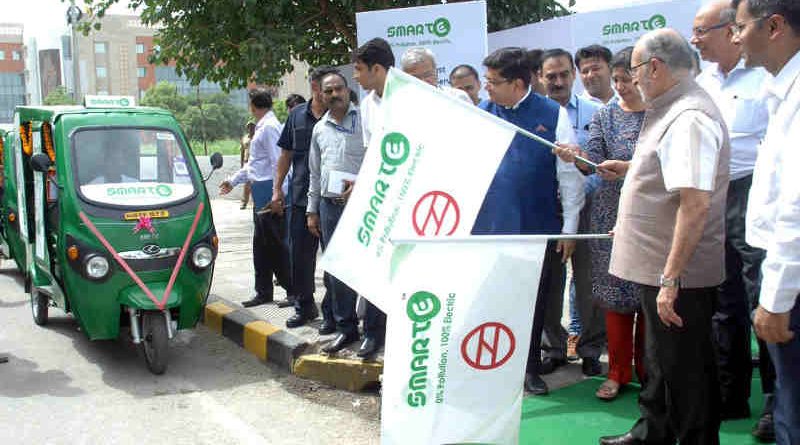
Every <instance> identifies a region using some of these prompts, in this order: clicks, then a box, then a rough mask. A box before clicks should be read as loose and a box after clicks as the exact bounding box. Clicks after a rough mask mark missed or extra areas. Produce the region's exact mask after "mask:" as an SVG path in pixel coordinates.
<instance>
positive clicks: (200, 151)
mask: <svg viewBox="0 0 800 445" xmlns="http://www.w3.org/2000/svg"><path fill="white" fill-rule="evenodd" d="M191 146H192V152H193V153H194V155H195V156H204V155H205V154H206V151H205V149H204V148H203V141H196V140H195V141H192V142H191ZM206 146H207V147H208V154H209V155H210V154H212V153H214V152H220V153H221V154H223V155H238V154H239V146H240V145H239V141H238V140H237V139H218V140H216V141H206Z"/></svg>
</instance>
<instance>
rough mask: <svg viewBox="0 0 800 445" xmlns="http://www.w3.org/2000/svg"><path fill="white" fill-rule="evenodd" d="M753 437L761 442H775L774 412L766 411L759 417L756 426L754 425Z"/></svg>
mask: <svg viewBox="0 0 800 445" xmlns="http://www.w3.org/2000/svg"><path fill="white" fill-rule="evenodd" d="M752 433H753V437H755V438H756V439H757V440H758V441H759V442H761V443H774V442H775V422H774V421H773V420H772V413H764V414H762V415H761V418H760V419H758V422H757V423H756V426H754V427H753V431H752Z"/></svg>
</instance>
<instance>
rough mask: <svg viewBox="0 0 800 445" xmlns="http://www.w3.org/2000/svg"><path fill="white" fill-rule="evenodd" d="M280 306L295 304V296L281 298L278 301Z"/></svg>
mask: <svg viewBox="0 0 800 445" xmlns="http://www.w3.org/2000/svg"><path fill="white" fill-rule="evenodd" d="M276 305H277V306H278V307H289V306H294V297H288V298H286V299H285V300H281V301H279V302H277V303H276Z"/></svg>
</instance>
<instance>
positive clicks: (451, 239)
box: [389, 233, 612, 245]
mask: <svg viewBox="0 0 800 445" xmlns="http://www.w3.org/2000/svg"><path fill="white" fill-rule="evenodd" d="M611 238H612V236H611V235H610V234H608V233H573V234H568V233H565V234H560V235H472V236H447V237H435V236H434V237H408V238H390V239H389V242H391V243H392V244H394V245H398V244H430V243H497V242H508V243H519V242H525V241H542V240H587V239H611Z"/></svg>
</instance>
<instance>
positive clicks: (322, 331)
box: [319, 320, 336, 335]
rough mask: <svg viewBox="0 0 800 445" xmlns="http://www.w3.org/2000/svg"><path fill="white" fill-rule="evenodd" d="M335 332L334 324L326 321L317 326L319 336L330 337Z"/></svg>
mask: <svg viewBox="0 0 800 445" xmlns="http://www.w3.org/2000/svg"><path fill="white" fill-rule="evenodd" d="M334 332H336V323H334V322H332V321H328V320H322V324H321V325H319V335H331V334H333V333H334Z"/></svg>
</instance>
